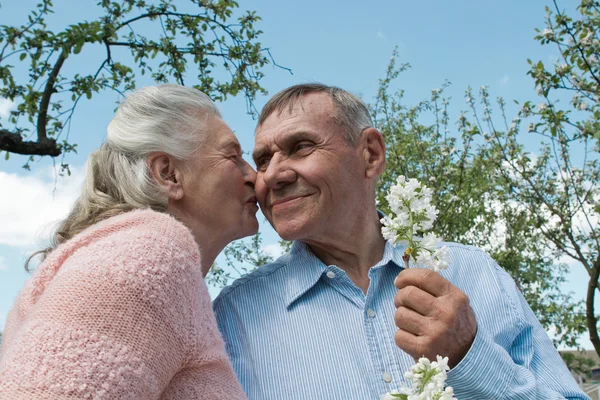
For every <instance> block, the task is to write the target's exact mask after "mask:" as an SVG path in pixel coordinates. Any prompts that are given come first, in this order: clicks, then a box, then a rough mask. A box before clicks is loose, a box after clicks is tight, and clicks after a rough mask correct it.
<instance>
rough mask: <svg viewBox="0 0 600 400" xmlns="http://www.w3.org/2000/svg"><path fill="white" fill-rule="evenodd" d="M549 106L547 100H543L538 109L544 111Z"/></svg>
mask: <svg viewBox="0 0 600 400" xmlns="http://www.w3.org/2000/svg"><path fill="white" fill-rule="evenodd" d="M547 108H548V104H546V102H541V103H540V105H539V106H538V111H544V110H545V109H547Z"/></svg>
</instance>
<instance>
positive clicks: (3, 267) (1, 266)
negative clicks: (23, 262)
mask: <svg viewBox="0 0 600 400" xmlns="http://www.w3.org/2000/svg"><path fill="white" fill-rule="evenodd" d="M7 270H8V264H6V259H5V258H4V257H2V256H0V272H2V271H7Z"/></svg>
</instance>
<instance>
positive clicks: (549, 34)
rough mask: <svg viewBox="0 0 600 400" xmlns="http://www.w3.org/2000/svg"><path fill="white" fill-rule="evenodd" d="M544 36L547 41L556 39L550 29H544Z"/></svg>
mask: <svg viewBox="0 0 600 400" xmlns="http://www.w3.org/2000/svg"><path fill="white" fill-rule="evenodd" d="M542 36H543V37H544V38H545V39H548V40H550V39H554V32H553V31H552V29H548V28H546V29H544V31H543V32H542Z"/></svg>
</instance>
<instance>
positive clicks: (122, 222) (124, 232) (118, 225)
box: [72, 209, 198, 256]
mask: <svg viewBox="0 0 600 400" xmlns="http://www.w3.org/2000/svg"><path fill="white" fill-rule="evenodd" d="M78 236H80V237H75V238H73V239H72V241H73V242H74V243H72V245H74V246H75V247H78V246H79V245H81V246H91V247H100V249H97V250H100V251H101V252H102V253H106V255H108V256H111V255H114V253H113V252H112V251H114V250H118V249H119V248H123V249H125V250H134V249H135V250H136V252H137V253H138V254H140V253H141V254H145V253H154V252H157V251H160V252H164V251H165V248H167V249H168V250H169V252H184V253H188V254H189V253H197V252H198V245H197V244H196V242H195V240H194V237H193V236H192V233H191V232H190V230H189V229H188V228H187V227H186V226H185V225H184V224H182V223H181V222H179V221H178V220H177V219H175V218H174V217H173V216H171V215H169V214H167V213H162V212H158V211H153V210H150V209H143V210H134V211H129V212H126V213H122V214H119V215H116V216H114V217H111V218H108V219H106V220H104V221H101V222H99V223H97V224H95V225H93V226H91V227H89V228H88V229H87V230H85V231H84V232H82V233H81V234H80V235H78ZM109 249H110V250H112V251H107V250H109Z"/></svg>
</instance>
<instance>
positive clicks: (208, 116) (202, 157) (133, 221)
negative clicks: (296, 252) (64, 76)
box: [0, 85, 258, 399]
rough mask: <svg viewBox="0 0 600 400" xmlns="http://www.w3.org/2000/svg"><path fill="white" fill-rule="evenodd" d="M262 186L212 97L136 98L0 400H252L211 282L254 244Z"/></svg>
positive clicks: (151, 91)
mask: <svg viewBox="0 0 600 400" xmlns="http://www.w3.org/2000/svg"><path fill="white" fill-rule="evenodd" d="M254 180H255V172H254V170H252V168H251V167H250V166H249V165H248V164H247V163H246V161H244V159H243V158H242V153H241V150H240V145H239V142H238V141H237V139H236V137H235V136H234V134H233V133H232V131H231V129H230V128H229V127H228V126H227V125H226V124H225V122H223V120H222V119H221V117H220V114H219V111H218V110H217V108H216V107H215V105H214V103H213V102H212V101H211V100H210V99H209V98H208V97H207V96H206V95H205V94H203V93H201V92H199V91H197V90H194V89H189V88H185V87H182V86H176V85H162V86H157V87H147V88H144V89H141V90H138V91H136V92H134V93H132V94H131V95H130V96H128V97H127V98H126V99H125V101H124V102H123V103H122V104H121V106H120V107H119V109H118V111H117V114H116V116H115V117H114V119H113V120H112V122H111V123H110V125H109V127H108V135H107V140H106V143H105V144H104V145H102V147H101V148H100V149H99V150H98V151H96V152H95V153H94V154H92V155H91V156H90V159H89V160H88V165H87V173H86V178H85V183H84V186H83V191H82V193H81V196H80V197H79V199H78V200H77V202H76V203H75V205H74V207H73V209H72V210H71V213H70V214H69V216H68V217H67V218H66V219H65V220H64V221H62V222H61V223H60V225H59V227H58V230H57V232H56V234H55V236H54V240H53V245H52V246H51V247H50V248H48V249H46V250H43V251H42V252H41V253H42V256H43V258H44V260H43V262H42V264H41V265H40V266H39V267H38V268H37V270H36V272H35V274H34V276H33V277H32V279H31V280H30V281H29V282H28V283H27V284H26V285H25V287H24V289H23V290H22V292H21V293H20V294H19V297H18V298H17V300H16V303H15V305H14V307H13V309H12V311H11V312H10V314H9V317H8V321H7V324H6V330H5V333H4V338H3V339H4V342H3V344H2V346H3V347H2V352H1V355H0V398H2V399H21V398H23V399H25V398H26V399H34V398H35V399H60V398H89V399H159V398H160V399H243V398H245V396H244V393H243V392H242V389H241V387H240V385H239V383H238V381H237V379H236V377H235V375H234V373H233V370H232V368H231V366H230V364H229V361H228V359H227V356H226V353H225V350H224V345H223V341H222V339H221V337H220V335H219V331H218V329H217V326H216V323H215V319H214V316H213V314H212V310H211V304H210V298H209V294H208V290H207V287H206V284H205V283H204V281H203V277H204V276H205V275H206V273H207V272H208V270H209V268H210V266H211V265H212V263H213V261H214V259H215V257H216V256H217V255H218V254H219V252H220V251H221V250H222V249H223V248H224V247H225V246H226V245H227V244H228V243H229V242H231V241H232V240H234V239H238V238H241V237H244V236H247V235H251V234H254V233H256V231H257V229H258V222H257V220H256V215H255V214H256V211H257V210H258V208H257V205H256V198H255V197H254V190H253V188H254Z"/></svg>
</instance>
